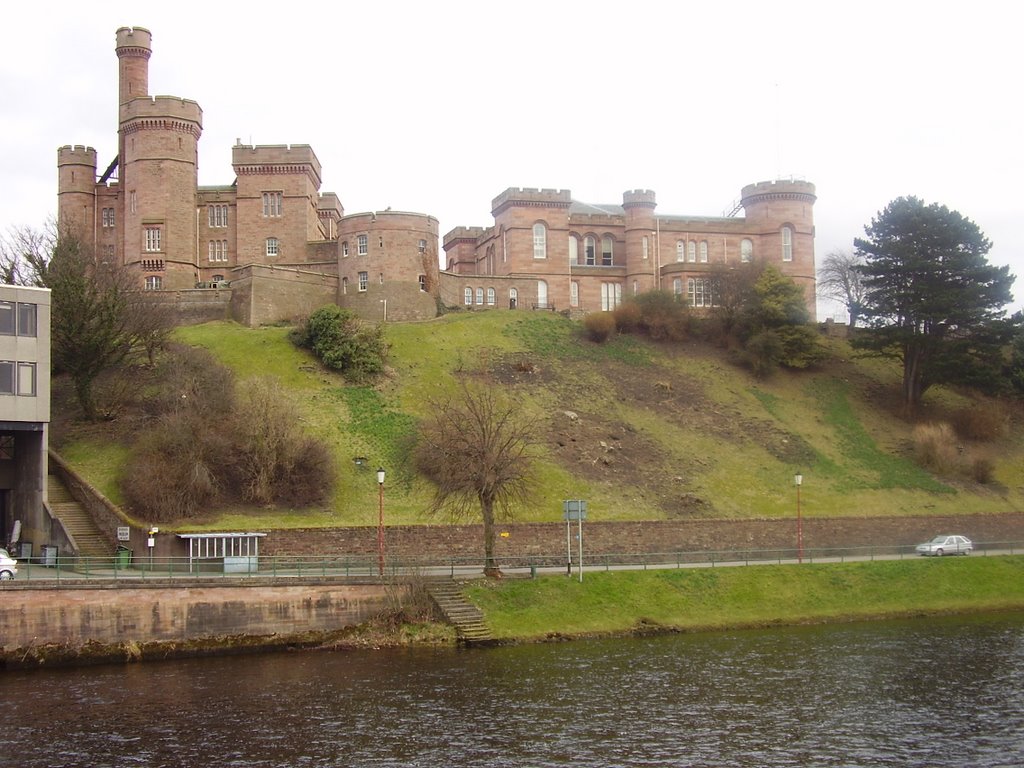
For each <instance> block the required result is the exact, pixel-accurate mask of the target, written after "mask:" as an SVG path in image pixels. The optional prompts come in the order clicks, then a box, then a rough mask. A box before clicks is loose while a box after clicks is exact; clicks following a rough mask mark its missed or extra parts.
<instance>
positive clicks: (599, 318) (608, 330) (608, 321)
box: [583, 312, 615, 344]
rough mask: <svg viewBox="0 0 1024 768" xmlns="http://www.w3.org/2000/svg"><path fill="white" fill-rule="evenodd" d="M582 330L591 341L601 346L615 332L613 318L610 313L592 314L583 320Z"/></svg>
mask: <svg viewBox="0 0 1024 768" xmlns="http://www.w3.org/2000/svg"><path fill="white" fill-rule="evenodd" d="M583 328H584V330H585V331H586V332H587V337H588V338H589V339H590V340H591V341H596V342H597V343H598V344H601V343H603V342H605V341H607V340H608V337H609V336H611V335H612V333H614V332H615V316H614V315H613V314H612V313H611V312H592V313H590V314H589V315H587V316H586V317H585V318H583Z"/></svg>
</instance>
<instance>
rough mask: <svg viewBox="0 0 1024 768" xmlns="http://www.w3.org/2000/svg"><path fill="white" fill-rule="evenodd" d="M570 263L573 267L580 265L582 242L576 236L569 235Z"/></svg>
mask: <svg viewBox="0 0 1024 768" xmlns="http://www.w3.org/2000/svg"><path fill="white" fill-rule="evenodd" d="M569 263H570V264H572V265H576V264H579V263H580V241H579V240H578V239H577V238H576V235H569Z"/></svg>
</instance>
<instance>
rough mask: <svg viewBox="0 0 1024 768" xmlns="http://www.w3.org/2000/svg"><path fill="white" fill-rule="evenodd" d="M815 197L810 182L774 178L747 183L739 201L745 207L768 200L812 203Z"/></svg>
mask: <svg viewBox="0 0 1024 768" xmlns="http://www.w3.org/2000/svg"><path fill="white" fill-rule="evenodd" d="M817 199H818V198H817V196H816V195H815V194H814V185H813V184H811V183H810V182H807V181H798V180H796V179H776V180H775V181H759V182H757V183H756V184H748V185H747V186H745V187H744V188H743V191H742V193H741V198H740V203H741V204H742V205H743V207H744V208H746V207H747V206H748V205H750V204H751V203H755V204H756V203H760V202H765V201H768V200H800V201H802V202H806V203H814V201H815V200H817Z"/></svg>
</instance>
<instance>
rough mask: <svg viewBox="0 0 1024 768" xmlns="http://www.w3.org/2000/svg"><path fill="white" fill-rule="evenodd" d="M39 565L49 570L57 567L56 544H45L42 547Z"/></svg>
mask: <svg viewBox="0 0 1024 768" xmlns="http://www.w3.org/2000/svg"><path fill="white" fill-rule="evenodd" d="M40 552H41V554H40V556H39V564H40V565H45V566H46V567H47V568H56V567H57V547H56V545H54V544H43V546H42V547H40Z"/></svg>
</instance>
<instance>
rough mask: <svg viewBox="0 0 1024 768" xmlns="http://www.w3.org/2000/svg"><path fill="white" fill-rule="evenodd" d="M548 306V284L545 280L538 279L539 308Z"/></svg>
mask: <svg viewBox="0 0 1024 768" xmlns="http://www.w3.org/2000/svg"><path fill="white" fill-rule="evenodd" d="M547 308H548V284H547V283H545V282H544V281H543V280H538V281H537V309H547Z"/></svg>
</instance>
